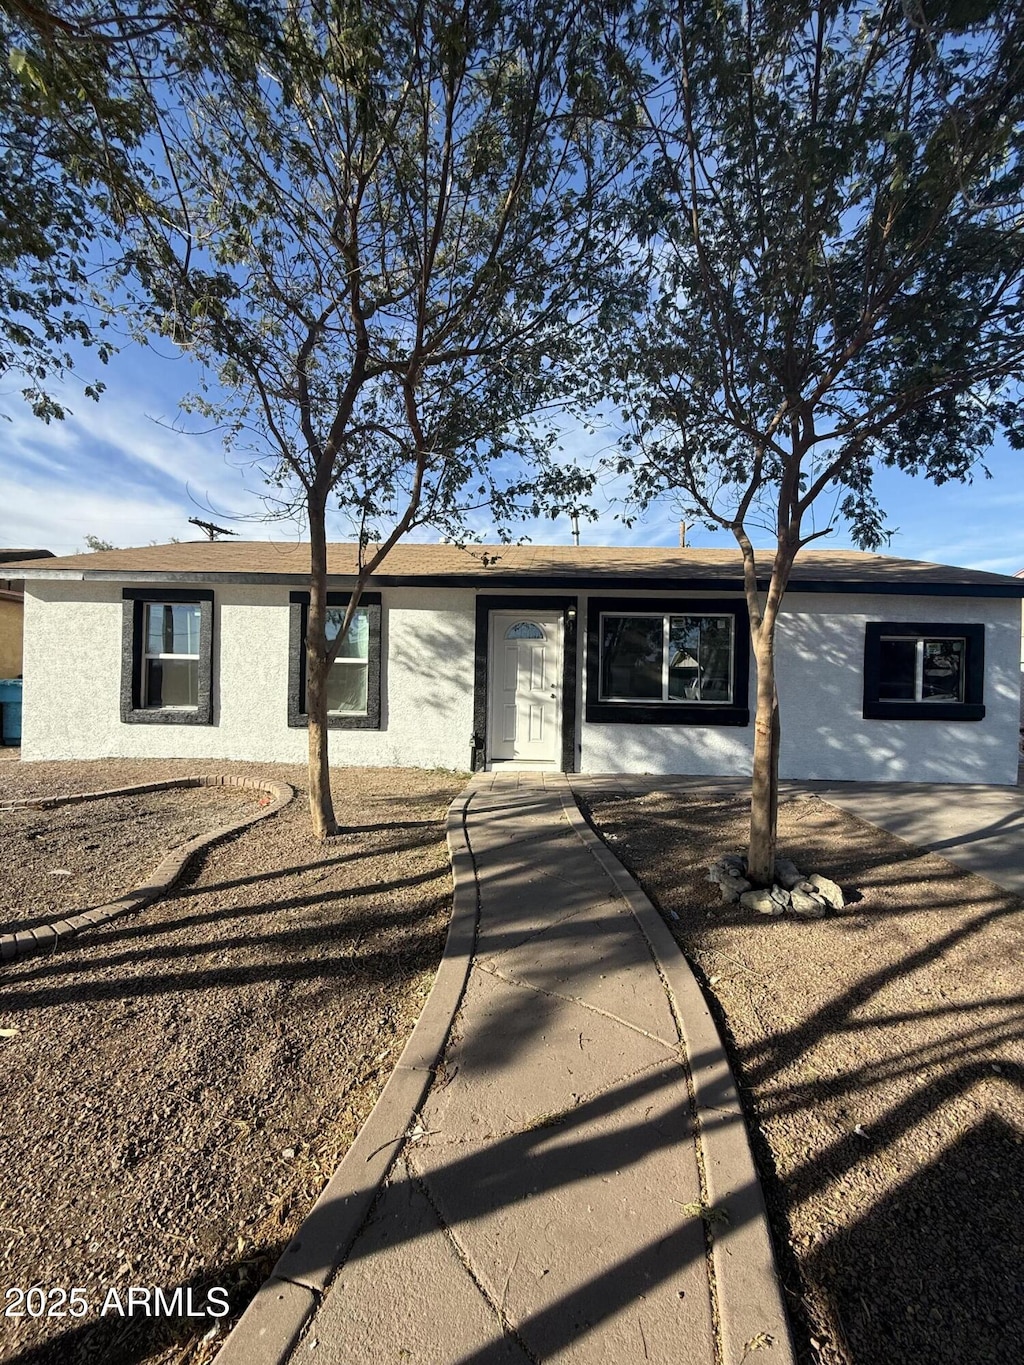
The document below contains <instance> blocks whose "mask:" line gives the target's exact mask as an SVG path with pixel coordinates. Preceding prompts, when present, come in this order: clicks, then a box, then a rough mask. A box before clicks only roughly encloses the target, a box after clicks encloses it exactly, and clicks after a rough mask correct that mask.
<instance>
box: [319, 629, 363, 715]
mask: <svg viewBox="0 0 1024 1365" xmlns="http://www.w3.org/2000/svg"><path fill="white" fill-rule="evenodd" d="M344 622H345V608H344V607H329V608H328V610H327V642H328V644H330V643H331V641H332V640H336V639H337V638H338V634H339V632H340V631H341V627H342V626H343V625H344ZM369 651H370V614H369V609H368V608H366V607H358V608H357V609H356V614H355V616H353V618H352V624H351V625H350V626H349V629H348V635H346V637H345V640H344V642H343V643H342V646H341V648H340V649H339V650H338V656H337V658H336V659H335V660H334V663H333V664H332V665H331V671H330V673H329V674H328V677H327V712H328V714H329V715H333V716H365V715H366V700H367V687H366V681H367V673H368V671H369V661H370V652H369ZM305 709H306V707H305V702H303V710H305Z"/></svg>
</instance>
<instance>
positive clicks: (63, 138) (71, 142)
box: [0, 0, 275, 421]
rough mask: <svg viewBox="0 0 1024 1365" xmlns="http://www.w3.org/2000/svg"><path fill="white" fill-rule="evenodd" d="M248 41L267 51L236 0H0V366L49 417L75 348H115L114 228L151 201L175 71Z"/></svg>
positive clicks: (266, 32) (59, 413) (255, 19)
mask: <svg viewBox="0 0 1024 1365" xmlns="http://www.w3.org/2000/svg"><path fill="white" fill-rule="evenodd" d="M254 38H255V39H257V40H258V41H260V42H261V43H262V44H263V45H264V46H265V48H266V49H267V50H268V51H272V50H273V47H274V38H275V34H274V30H273V28H272V26H271V25H270V24H269V23H268V22H265V20H264V14H263V11H262V10H261V9H260V8H259V7H258V6H256V5H247V4H245V3H244V0H187V3H186V0H52V2H51V3H36V0H0V52H2V65H0V172H2V174H0V375H3V374H7V373H11V374H17V375H20V376H21V378H22V382H23V384H24V387H23V388H22V395H23V397H24V398H25V399H26V400H27V401H28V402H29V403H30V405H31V407H32V409H33V411H34V412H35V414H36V415H37V416H38V417H40V418H42V419H43V420H44V421H50V420H51V419H54V418H63V417H64V416H65V408H64V407H63V405H62V403H61V402H59V401H58V400H57V399H56V398H55V396H54V394H53V392H52V387H53V384H52V381H53V380H54V379H58V378H60V377H62V376H64V375H66V374H68V373H70V372H73V371H74V370H75V369H76V368H77V367H78V365H79V364H80V357H79V355H78V354H77V352H78V351H79V350H80V349H82V348H85V349H89V348H91V349H92V350H93V351H94V353H95V355H96V357H97V359H98V360H100V361H101V362H102V363H104V364H106V363H107V362H108V360H109V358H110V355H111V353H112V352H113V351H114V349H116V348H115V346H114V343H113V341H112V338H111V335H110V332H109V324H110V321H111V317H112V315H114V314H116V313H117V312H118V305H119V304H120V303H121V302H122V301H121V300H118V299H116V298H115V299H113V300H112V299H111V290H110V281H111V278H112V273H113V270H114V269H116V266H117V264H118V257H119V239H120V232H121V229H122V228H123V226H124V224H125V223H126V222H127V220H128V219H129V218H130V217H132V216H133V215H137V214H138V213H140V212H146V211H153V212H158V211H159V209H160V205H159V201H158V200H153V199H152V198H151V196H152V195H153V193H154V191H159V187H158V186H157V185H155V184H154V182H153V180H152V176H151V171H152V167H151V164H150V158H149V157H148V156H147V155H146V150H147V146H146V144H147V139H150V138H159V135H160V130H161V127H162V123H163V120H164V119H165V118H166V117H167V111H168V109H169V108H170V107H172V106H173V94H172V91H173V84H174V80H175V77H176V75H177V74H178V73H180V72H181V71H182V70H185V69H189V68H194V66H195V63H196V61H197V60H201V59H202V57H203V56H204V55H205V54H208V53H209V52H210V51H211V50H216V51H218V52H219V54H220V55H221V56H222V57H223V55H224V54H225V53H229V52H230V51H231V50H232V48H233V46H234V45H235V43H236V42H238V41H241V43H242V46H251V44H252V42H253V40H254ZM103 387H104V386H103V384H102V383H100V382H98V381H92V382H89V383H87V384H86V385H85V388H84V392H85V394H86V396H87V397H90V398H93V399H98V398H99V396H100V394H101V392H102V390H103Z"/></svg>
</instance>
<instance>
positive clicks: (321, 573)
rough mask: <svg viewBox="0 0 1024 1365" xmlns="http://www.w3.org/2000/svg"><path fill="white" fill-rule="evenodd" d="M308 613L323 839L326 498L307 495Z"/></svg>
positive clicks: (317, 812)
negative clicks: (308, 552)
mask: <svg viewBox="0 0 1024 1365" xmlns="http://www.w3.org/2000/svg"><path fill="white" fill-rule="evenodd" d="M308 508H309V548H310V576H309V615H308V618H307V622H306V712H307V714H308V716H309V813H310V816H311V818H312V821H313V834H314V835H315V837H316V838H317V839H326V838H327V837H328V835H330V834H334V833H335V831H336V829H337V823H336V821H335V818H334V803H333V801H332V799H331V773H330V766H329V764H328V761H327V759H328V754H327V734H328V731H327V531H326V525H325V520H326V518H325V513H326V500H323V501H321V500H320V499H318V498H317V497H316V496H315V495H314V494H313V493H311V494H310V496H309V502H308Z"/></svg>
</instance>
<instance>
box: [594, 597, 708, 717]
mask: <svg viewBox="0 0 1024 1365" xmlns="http://www.w3.org/2000/svg"><path fill="white" fill-rule="evenodd" d="M734 630H735V620H734V618H733V617H732V616H703V615H692V616H672V615H670V614H668V613H666V614H664V615H661V614H659V615H655V614H654V613H653V612H645V613H644V614H643V615H635V616H624V615H619V614H618V613H612V612H604V613H602V615H601V693H600V700H601V701H663V702H678V701H688V702H695V703H696V704H697V705H700V706H706V705H708V704H712V703H717V704H718V705H721V704H722V703H725V704H728V703H730V702H731V701H732V657H733V635H734Z"/></svg>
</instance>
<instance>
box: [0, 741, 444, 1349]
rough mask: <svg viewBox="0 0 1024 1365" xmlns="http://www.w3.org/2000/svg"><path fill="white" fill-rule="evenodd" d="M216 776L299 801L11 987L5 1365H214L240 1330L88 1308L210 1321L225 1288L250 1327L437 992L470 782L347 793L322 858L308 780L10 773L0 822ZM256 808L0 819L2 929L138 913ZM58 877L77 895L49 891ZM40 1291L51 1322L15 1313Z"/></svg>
mask: <svg viewBox="0 0 1024 1365" xmlns="http://www.w3.org/2000/svg"><path fill="white" fill-rule="evenodd" d="M200 767H201V768H202V770H203V771H209V772H214V771H216V772H224V773H240V774H243V773H244V774H247V775H250V776H259V775H264V776H273V777H276V778H279V779H283V780H285V781H287V782H291V783H292V784H293V785H294V786H296V787H297V788H298V789H299V790H298V793H297V797H296V800H295V801H294V802H293V803H292V804H291V805H290V806H289V807H288V808H286V809H285V810H284V811H282V812H280V813H279V814H277V815H274V816H272V817H270V818H269V819H267V820H263V821H260V822H258V823H257V824H256V825H255V826H254V827H252V828H250V829H249V830H246V831H244V832H243V833H241V834H239V835H237V836H235V837H234V838H232V839H231V840H229V841H228V842H226V843H224V844H221V845H219V846H217V847H215V848H213V849H211V850H210V851H209V852H208V853H207V854H206V855H205V857H204V858H203V859H202V861H201V862H200V863H199V864H198V866H195V867H194V868H193V869H192V870H191V871H190V872H189V873H188V874H187V876H186V880H185V882H184V884H182V885H181V886H180V887H179V888H178V889H177V890H176V891H174V892H173V893H172V894H171V895H170V896H169V897H168V898H166V899H165V900H163V901H161V902H158V903H157V904H155V905H153V906H151V907H149V908H148V909H147V910H144V911H143V912H142V913H140V914H138V915H135V916H130V917H126V918H124V919H120V920H118V921H116V922H114V923H113V924H110V925H108V926H106V927H104V928H103V929H100V930H96V931H92V932H90V933H89V934H88V935H84V934H83V935H81V936H80V937H78V938H76V939H74V940H71V941H69V942H66V943H62V944H61V945H60V947H59V950H58V952H57V953H56V954H54V955H50V956H46V957H38V958H27V959H24V960H22V961H19V962H15V963H12V964H9V965H8V966H5V967H3V968H0V1171H2V1173H3V1178H2V1180H0V1295H2V1296H3V1298H2V1301H0V1307H2V1310H3V1311H4V1312H5V1313H7V1314H8V1316H4V1317H2V1318H0V1360H2V1361H4V1362H15V1361H16V1362H18V1365H79V1362H82V1363H84V1362H90V1363H91V1362H103V1365H135V1363H136V1362H141V1361H148V1362H154V1363H155V1362H160V1365H170V1362H200V1361H205V1360H208V1359H210V1358H211V1357H212V1355H213V1354H214V1352H215V1350H216V1347H217V1346H218V1345H219V1343H220V1341H222V1340H223V1336H224V1334H225V1328H226V1326H227V1325H229V1323H228V1320H220V1325H219V1329H218V1330H217V1331H216V1332H215V1334H214V1335H213V1336H212V1337H210V1336H208V1334H209V1333H210V1331H211V1328H214V1327H217V1322H216V1320H215V1319H213V1318H212V1317H205V1318H204V1317H199V1318H194V1319H192V1320H191V1321H189V1320H188V1319H187V1318H183V1317H181V1316H178V1317H174V1318H171V1319H160V1318H151V1317H145V1316H138V1315H136V1316H133V1317H131V1318H128V1317H121V1316H119V1315H118V1312H117V1309H116V1307H114V1306H113V1305H111V1308H110V1310H109V1311H108V1313H107V1314H106V1315H105V1316H102V1317H101V1316H100V1315H99V1314H98V1312H97V1311H96V1309H97V1308H98V1306H99V1305H101V1304H102V1303H103V1302H104V1300H105V1298H106V1296H107V1295H108V1293H109V1291H110V1290H111V1289H113V1290H115V1291H117V1294H118V1296H119V1299H120V1301H121V1302H122V1303H125V1302H126V1300H127V1292H128V1290H129V1288H130V1287H132V1286H136V1287H154V1288H155V1287H159V1288H161V1289H162V1290H163V1291H164V1293H165V1295H166V1296H167V1297H170V1296H171V1295H172V1294H173V1292H174V1290H175V1289H177V1288H179V1287H180V1288H183V1289H185V1290H188V1289H191V1290H192V1300H193V1303H194V1304H197V1305H199V1306H200V1307H202V1306H203V1305H207V1304H212V1303H213V1302H214V1299H213V1298H210V1299H208V1298H207V1295H208V1294H209V1293H210V1291H211V1290H212V1289H214V1288H218V1289H220V1288H223V1289H225V1290H226V1291H227V1298H228V1299H229V1300H230V1303H231V1307H232V1310H233V1314H234V1313H235V1312H237V1311H238V1310H239V1309H240V1308H241V1307H243V1306H244V1304H245V1303H246V1302H247V1301H248V1299H249V1298H250V1297H251V1295H252V1293H253V1292H254V1291H255V1289H256V1288H257V1287H258V1285H259V1284H260V1282H261V1281H262V1279H263V1278H265V1276H266V1274H267V1271H268V1270H269V1269H270V1267H271V1265H272V1264H273V1262H274V1261H275V1260H276V1258H277V1256H278V1255H279V1253H280V1251H281V1250H282V1248H283V1246H284V1245H285V1243H286V1242H287V1240H288V1239H289V1237H290V1236H291V1234H292V1232H293V1231H294V1229H295V1227H296V1226H297V1224H298V1222H299V1221H300V1220H301V1218H302V1216H303V1215H304V1213H305V1212H306V1211H307V1210H308V1208H309V1207H310V1205H311V1204H312V1202H313V1200H314V1199H315V1198H316V1196H317V1195H318V1194H319V1192H320V1190H321V1188H322V1186H323V1184H324V1183H325V1181H326V1180H327V1178H328V1177H329V1176H330V1174H331V1172H332V1171H333V1170H334V1168H335V1166H336V1165H337V1163H338V1161H339V1160H340V1158H341V1156H342V1155H343V1154H344V1152H345V1151H346V1149H347V1147H348V1146H349V1144H350V1142H351V1140H352V1138H353V1136H354V1135H355V1133H356V1131H357V1130H358V1128H359V1125H360V1124H361V1122H362V1120H363V1118H364V1117H365V1116H366V1114H367V1113H368V1112H369V1110H370V1108H371V1107H372V1105H373V1104H374V1102H375V1100H376V1098H377V1095H378V1094H379V1092H380V1090H381V1088H382V1086H383V1084H384V1082H385V1081H386V1080H387V1078H388V1076H389V1075H390V1073H391V1070H392V1068H393V1066H394V1063H395V1061H396V1060H397V1058H398V1055H399V1053H400V1050H401V1048H402V1046H403V1044H404V1042H405V1039H406V1038H407V1036H408V1034H409V1031H410V1030H411V1028H412V1025H413V1023H414V1022H415V1019H416V1017H417V1016H418V1014H419V1012H420V1009H421V1008H422V1005H423V1002H424V1000H425V998H426V995H427V993H428V992H429V989H430V986H431V983H432V980H433V974H434V971H435V968H436V965H437V962H438V961H439V958H440V954H441V949H442V947H443V943H444V936H445V932H446V929H447V923H448V916H449V912H450V904H451V881H450V876H449V871H448V859H447V852H446V848H445V840H444V815H445V811H446V809H447V806H448V804H449V802H450V801H451V799H452V798H453V797H454V796H455V795H456V794H457V792H458V791H459V790H461V788H462V786H463V785H464V779H463V778H462V777H461V776H459V775H457V774H451V773H428V772H420V771H413V770H388V771H380V770H374V771H369V770H361V769H347V770H338V771H337V772H336V773H335V775H334V797H335V803H336V812H337V815H338V818H339V821H340V823H341V824H342V825H343V826H344V828H345V830H346V832H345V834H343V835H341V836H339V837H338V838H337V839H336V840H333V841H332V842H331V843H330V844H329V845H326V846H322V845H318V844H315V843H314V842H313V841H312V838H311V836H310V834H309V823H308V810H307V807H306V803H305V792H304V783H305V777H304V772H303V771H302V770H300V769H297V768H296V769H289V768H282V767H278V766H274V767H272V768H270V767H268V768H263V769H261V768H259V767H257V766H255V765H248V764H212V763H208V764H204V765H197V764H195V763H189V764H183V763H171V762H167V763H129V762H120V761H119V762H117V763H112V762H103V763H74V764H72V763H68V764H26V765H21V764H19V763H9V764H4V765H3V767H2V768H0V803H2V802H4V801H9V800H12V799H16V798H18V797H22V796H36V795H53V794H58V793H60V792H69V791H95V790H100V789H102V788H106V787H112V786H120V785H127V784H129V783H135V782H143V781H153V780H159V779H163V778H166V777H170V776H185V775H188V774H190V773H192V772H196V771H199V769H200ZM197 798H198V799H197ZM257 799H258V794H257V793H249V792H244V791H242V792H239V791H235V792H234V793H232V794H229V793H228V792H227V791H223V792H222V791H220V790H218V789H199V790H192V791H180V792H177V793H175V792H169V793H161V794H159V797H154V795H153V794H146V795H145V796H137V797H131V798H119V799H118V801H117V802H116V803H114V802H111V801H107V800H104V801H98V802H96V803H93V802H87V803H83V804H82V805H78V806H72V807H64V808H58V809H55V810H51V811H45V812H31V813H28V814H26V813H25V812H19V813H18V814H16V815H2V816H0V843H2V844H3V858H4V861H3V867H4V883H5V885H4V886H3V887H2V892H0V894H2V898H3V899H2V900H0V905H2V906H3V915H2V918H3V920H4V922H5V924H10V923H11V922H12V921H18V923H17V925H16V927H21V924H23V923H24V922H25V921H26V920H27V921H29V922H35V921H36V920H38V919H46V918H49V917H51V914H52V911H53V910H54V908H55V907H56V908H57V909H59V910H61V911H63V912H66V910H67V908H68V907H69V906H70V904H71V902H70V901H69V900H68V897H70V896H74V897H76V898H77V899H75V902H74V907H75V909H79V908H81V906H82V904H96V903H97V902H98V901H101V900H103V899H106V898H107V896H108V893H110V892H114V893H115V894H116V893H117V892H118V891H120V890H127V889H129V888H130V886H131V885H132V884H134V882H136V881H138V880H140V879H141V876H142V875H143V874H144V873H145V872H147V871H149V870H151V868H152V867H154V866H155V865H156V864H157V863H158V862H159V861H160V860H161V858H162V856H163V855H164V853H165V852H166V851H167V849H168V848H169V847H170V846H171V844H172V843H180V842H183V841H184V840H185V839H187V838H189V837H191V836H192V835H193V834H195V833H196V832H197V830H198V828H201V827H203V826H204V822H211V823H213V824H222V823H226V822H227V821H228V820H229V819H230V818H231V814H232V812H233V811H240V810H241V809H242V808H243V807H244V808H246V809H248V808H250V807H251V805H252V803H253V802H254V801H255V800H257ZM92 845H94V847H91V846H92ZM55 867H56V868H58V869H62V870H63V871H65V872H69V873H70V874H71V875H70V876H60V877H50V876H49V875H48V874H49V873H50V872H51V871H53V870H54V868H55ZM137 874H138V875H137ZM30 1286H38V1287H39V1288H40V1289H42V1290H43V1291H44V1293H45V1298H41V1297H40V1295H39V1294H38V1293H37V1294H36V1295H34V1296H33V1297H32V1298H31V1300H28V1299H22V1298H20V1297H19V1295H18V1294H17V1291H18V1290H19V1289H22V1290H27V1289H29V1287H30ZM74 1288H78V1289H80V1290H82V1291H83V1292H82V1294H80V1295H79V1296H77V1297H76V1299H75V1300H73V1301H72V1300H71V1299H70V1298H69V1297H68V1296H69V1295H70V1291H71V1290H72V1289H74ZM60 1290H64V1291H66V1293H65V1297H64V1298H61V1296H60V1294H59V1293H57V1292H55V1291H60ZM12 1291H15V1292H13V1293H12ZM217 1302H218V1305H219V1298H218V1300H217ZM82 1303H85V1304H87V1305H88V1309H89V1311H88V1312H87V1313H85V1314H83V1316H82V1317H81V1318H79V1317H77V1316H76V1313H75V1312H74V1311H72V1305H74V1306H75V1308H77V1307H79V1306H80V1305H81V1304H82ZM40 1307H42V1309H43V1313H44V1315H43V1316H33V1315H31V1312H32V1310H39V1309H40ZM19 1309H20V1310H23V1311H24V1310H26V1309H28V1310H29V1311H28V1312H24V1315H23V1316H20V1317H18V1316H11V1315H10V1314H11V1312H12V1310H19ZM60 1314H63V1316H61V1315H60ZM204 1338H207V1339H205V1340H204Z"/></svg>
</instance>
